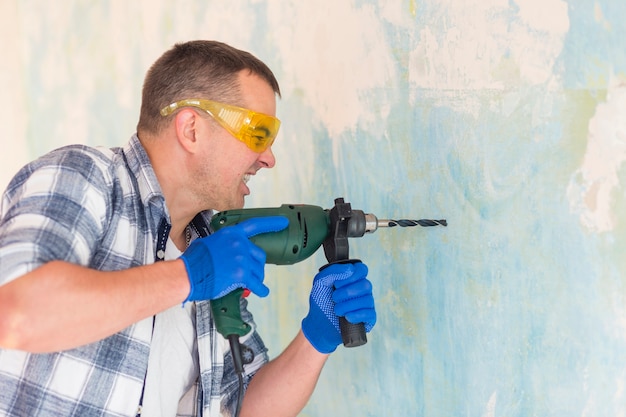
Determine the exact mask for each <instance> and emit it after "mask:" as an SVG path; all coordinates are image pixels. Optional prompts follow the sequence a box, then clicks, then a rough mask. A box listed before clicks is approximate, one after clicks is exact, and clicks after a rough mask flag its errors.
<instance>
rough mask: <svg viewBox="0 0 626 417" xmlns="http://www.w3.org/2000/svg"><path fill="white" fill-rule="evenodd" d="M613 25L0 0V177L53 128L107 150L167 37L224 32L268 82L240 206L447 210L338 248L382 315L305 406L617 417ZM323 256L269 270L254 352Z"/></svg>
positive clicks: (622, 135) (618, 26) (621, 79)
mask: <svg viewBox="0 0 626 417" xmlns="http://www.w3.org/2000/svg"><path fill="white" fill-rule="evenodd" d="M625 19H626V6H625V3H624V2H623V1H622V0H604V1H590V0H577V1H573V0H572V1H570V2H566V1H563V0H510V1H509V0H481V1H455V0H427V1H415V0H404V1H392V0H378V1H374V0H358V1H357V0H351V1H341V2H340V1H330V0H318V1H315V2H301V1H287V0H274V1H271V2H270V1H267V2H263V1H258V0H257V1H255V0H248V1H235V2H222V1H206V0H187V1H176V2H172V1H163V0H150V1H147V0H145V1H133V2H127V1H121V0H119V1H101V2H93V1H86V0H83V1H70V0H64V1H61V2H45V1H42V0H40V1H28V0H19V1H18V0H2V1H1V2H0V36H1V39H2V40H1V41H0V102H2V103H3V106H2V110H1V111H0V126H2V128H3V135H2V139H1V141H2V144H3V145H4V146H3V149H5V150H4V151H3V152H1V153H0V185H1V186H2V187H4V185H5V184H6V182H7V181H8V180H9V178H10V176H11V174H12V173H13V172H14V171H15V170H16V169H17V168H18V167H19V166H20V165H22V164H23V163H25V162H26V161H27V160H29V159H31V158H33V157H36V156H38V155H40V154H41V153H43V152H45V151H47V150H49V149H52V148H55V147H58V146H61V145H64V144H67V143H75V142H81V143H88V144H104V145H110V146H116V145H122V144H124V143H125V142H126V140H127V139H128V137H129V136H130V135H131V134H132V133H133V131H134V126H135V123H136V119H137V114H138V107H139V94H140V88H141V81H142V78H143V75H144V73H145V71H146V69H147V67H148V65H149V64H150V63H151V62H152V61H153V60H154V59H155V58H156V57H157V56H158V55H159V54H160V53H161V52H163V51H164V50H165V49H166V48H168V47H169V46H171V45H172V44H173V43H174V42H176V41H181V40H188V39H193V38H207V39H208V38H213V39H219V40H223V41H226V42H229V43H232V44H233V45H235V46H238V47H241V48H244V49H248V50H250V51H252V52H253V53H255V54H256V55H258V56H259V57H261V58H262V59H264V60H265V61H266V62H267V63H268V64H269V65H270V66H271V67H272V68H273V69H274V70H275V73H276V75H277V76H278V78H279V80H280V81H281V85H282V89H283V99H282V100H281V101H280V103H279V108H278V112H279V117H281V119H282V120H283V128H282V131H281V135H280V136H279V139H278V141H277V143H276V145H275V153H276V155H277V158H278V165H277V166H276V168H275V169H273V170H272V171H267V172H265V173H264V175H263V176H259V177H258V178H255V179H254V180H253V182H252V183H251V185H252V192H253V195H252V196H251V197H250V198H249V200H248V204H249V206H268V205H271V206H277V205H279V204H281V203H284V202H295V203H310V204H317V205H321V206H324V207H330V206H331V205H332V202H333V199H334V198H335V197H338V196H343V197H345V198H346V199H347V200H348V201H350V202H351V203H352V205H353V207H354V208H358V209H363V210H365V211H367V212H372V213H375V214H377V215H379V216H380V217H431V218H447V219H448V221H449V223H450V226H449V227H448V228H447V229H443V228H438V229H422V228H420V229H402V230H400V229H391V230H382V231H379V232H377V233H376V234H374V235H371V236H366V237H364V238H362V239H358V240H353V241H352V246H351V248H352V255H353V256H355V257H359V258H361V259H363V260H365V261H366V263H367V264H368V265H369V266H370V276H371V278H372V280H373V282H374V284H375V295H376V297H377V301H378V312H379V323H378V325H377V327H376V328H375V330H374V332H373V333H372V334H371V335H370V336H369V343H368V344H367V345H365V346H364V347H361V348H358V349H340V350H338V352H337V353H335V354H334V355H333V356H332V357H331V359H330V361H329V363H328V366H327V368H326V369H325V370H324V373H323V375H322V378H321V381H320V385H319V387H318V390H317V391H316V394H315V395H314V397H313V399H312V401H311V403H310V404H309V406H308V407H307V408H306V409H305V411H304V412H303V413H302V415H303V416H311V417H312V416H327V415H334V416H339V415H354V416H389V415H398V416H429V417H430V416H433V417H438V416H485V417H493V416H624V415H626V300H625V295H626V289H625V288H626V257H624V256H623V253H624V252H625V249H626V238H625V237H624V236H626V215H625V214H624V213H625V212H626V211H625V208H626V198H625V194H624V190H625V181H626V173H625V172H624V170H623V168H622V166H623V163H624V161H625V160H626V117H625V116H624V114H625V112H626V52H625V49H624V39H626V26H624V24H623V22H624V20H625ZM323 261H324V260H323V256H322V254H321V253H318V254H316V255H315V256H314V257H313V258H312V259H310V260H307V261H305V262H303V263H301V264H298V265H294V266H291V267H275V266H268V267H267V275H268V278H267V280H268V282H269V285H270V288H271V289H272V292H271V295H270V296H269V298H268V299H264V300H260V301H259V300H254V299H253V300H252V303H253V305H254V307H255V311H256V318H257V321H258V323H259V325H260V326H261V328H262V329H265V331H264V335H265V338H266V341H267V343H268V345H269V346H270V348H271V354H272V355H276V354H278V353H279V352H280V350H281V349H282V348H284V346H285V345H286V343H288V341H289V340H290V339H291V337H292V336H293V335H294V334H295V332H296V331H297V329H298V327H299V322H300V319H301V318H302V316H303V315H305V314H306V310H307V298H308V289H309V286H310V279H311V277H312V275H313V273H314V271H315V270H316V268H317V267H318V266H319V265H321V264H322V263H323Z"/></svg>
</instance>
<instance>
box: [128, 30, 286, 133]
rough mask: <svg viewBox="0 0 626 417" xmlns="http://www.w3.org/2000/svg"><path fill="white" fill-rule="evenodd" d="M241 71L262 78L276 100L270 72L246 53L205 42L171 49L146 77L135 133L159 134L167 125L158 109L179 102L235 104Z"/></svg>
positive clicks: (182, 44) (221, 44)
mask: <svg viewBox="0 0 626 417" xmlns="http://www.w3.org/2000/svg"><path fill="white" fill-rule="evenodd" d="M242 70H249V71H250V72H251V73H253V74H255V75H258V76H259V77H261V78H263V79H264V80H265V81H267V83H268V84H269V85H270V87H272V89H273V90H274V92H275V93H276V94H277V95H278V96H279V97H280V87H279V86H278V81H276V78H275V77H274V74H273V73H272V71H271V70H270V69H269V67H268V66H267V65H265V64H264V63H263V62H262V61H261V60H259V59H258V58H256V57H255V56H253V55H252V54H250V53H248V52H245V51H241V50H239V49H236V48H233V47H232V46H229V45H226V44H225V43H222V42H216V41H206V40H197V41H190V42H186V43H178V44H176V45H174V46H173V47H172V48H171V49H170V50H168V51H166V52H165V53H164V54H163V55H161V57H160V58H159V59H157V60H156V62H155V63H154V64H153V65H152V67H150V69H149V70H148V73H147V74H146V78H145V80H144V84H143V91H142V96H141V112H140V115H139V123H138V124H137V132H138V133H139V134H141V133H142V132H145V133H148V134H157V133H159V132H160V131H161V130H162V129H163V127H165V125H166V124H167V122H168V120H167V118H165V117H162V116H161V114H160V111H161V109H162V108H164V107H166V106H168V105H169V104H171V103H174V102H176V101H179V100H183V99H186V98H205V99H209V100H215V101H226V100H236V99H237V98H238V96H239V93H240V92H239V84H238V79H237V76H238V73H239V72H240V71H242Z"/></svg>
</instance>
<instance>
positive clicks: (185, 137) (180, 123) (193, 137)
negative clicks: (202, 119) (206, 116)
mask: <svg viewBox="0 0 626 417" xmlns="http://www.w3.org/2000/svg"><path fill="white" fill-rule="evenodd" d="M197 122H198V114H197V113H196V112H195V111H193V110H191V109H189V108H184V109H182V110H180V111H179V112H178V113H177V114H176V117H175V119H174V127H175V129H176V138H177V139H178V143H180V146H182V147H183V148H184V149H185V150H186V151H188V152H192V153H193V152H195V149H196V146H197V145H198V139H197V132H196V123H197Z"/></svg>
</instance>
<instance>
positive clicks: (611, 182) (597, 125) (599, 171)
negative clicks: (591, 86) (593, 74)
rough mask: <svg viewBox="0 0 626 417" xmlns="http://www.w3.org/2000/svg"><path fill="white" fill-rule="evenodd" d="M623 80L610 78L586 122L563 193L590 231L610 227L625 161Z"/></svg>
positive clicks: (625, 91) (625, 82)
mask: <svg viewBox="0 0 626 417" xmlns="http://www.w3.org/2000/svg"><path fill="white" fill-rule="evenodd" d="M625 114H626V79H624V78H621V77H613V78H612V79H611V83H610V85H609V89H608V92H607V98H606V102H605V103H601V104H599V105H598V107H597V109H596V113H595V114H594V116H593V117H592V118H591V120H590V121H589V133H588V139H587V149H586V151H585V155H584V158H583V161H582V165H581V167H580V168H579V169H578V170H577V171H576V173H575V174H574V175H573V177H572V180H571V181H570V184H569V187H568V190H567V195H568V198H569V201H570V207H571V209H572V211H573V212H575V213H577V214H578V215H579V216H580V222H581V224H582V225H583V226H584V227H585V228H586V229H587V230H588V231H590V232H595V233H602V232H608V231H611V230H612V229H613V228H614V224H615V221H616V217H617V213H615V212H614V210H613V201H614V198H615V193H616V192H617V191H618V190H619V189H620V188H621V183H620V178H619V172H620V169H621V167H622V165H623V164H624V162H625V161H626V118H625V117H624V115H625Z"/></svg>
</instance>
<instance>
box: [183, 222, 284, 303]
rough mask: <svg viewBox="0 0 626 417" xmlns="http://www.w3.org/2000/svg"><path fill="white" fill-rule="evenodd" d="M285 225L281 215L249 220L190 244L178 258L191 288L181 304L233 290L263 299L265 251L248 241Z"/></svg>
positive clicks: (266, 291) (212, 298)
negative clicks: (240, 289)
mask: <svg viewBox="0 0 626 417" xmlns="http://www.w3.org/2000/svg"><path fill="white" fill-rule="evenodd" d="M288 224H289V220H288V219H287V218H286V217H284V216H270V217H259V218H253V219H249V220H246V221H244V222H241V223H239V224H236V225H233V226H228V227H224V228H223V229H220V230H218V231H217V232H215V233H213V234H211V235H209V236H207V237H203V238H199V239H196V240H194V241H193V242H191V245H189V247H188V248H187V250H186V251H185V252H184V253H183V254H182V255H181V256H180V257H181V259H182V260H183V261H184V262H185V267H186V269H187V275H188V276H189V283H190V285H191V290H190V292H189V296H188V297H187V299H186V300H185V301H184V302H187V301H200V300H214V299H216V298H220V297H223V296H224V295H226V294H228V293H229V292H231V291H233V290H235V289H237V288H247V289H249V290H250V291H252V292H253V293H254V294H256V295H258V296H259V297H265V296H267V295H268V294H269V288H267V287H266V286H265V285H264V284H263V279H264V276H265V272H264V269H265V259H266V256H265V252H264V251H263V250H262V249H261V248H260V247H258V246H257V245H255V244H254V243H252V242H251V241H250V238H251V237H252V236H256V235H258V234H261V233H269V232H278V231H280V230H283V229H284V228H286V227H287V225H288Z"/></svg>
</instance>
